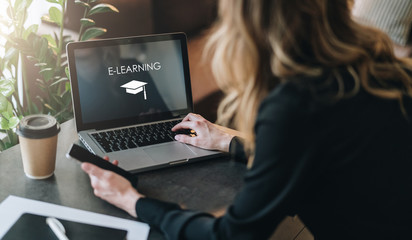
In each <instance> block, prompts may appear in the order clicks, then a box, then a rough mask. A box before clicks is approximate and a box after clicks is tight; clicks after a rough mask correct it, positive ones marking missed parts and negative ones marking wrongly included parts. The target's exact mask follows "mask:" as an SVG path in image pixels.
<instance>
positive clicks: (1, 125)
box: [0, 117, 9, 130]
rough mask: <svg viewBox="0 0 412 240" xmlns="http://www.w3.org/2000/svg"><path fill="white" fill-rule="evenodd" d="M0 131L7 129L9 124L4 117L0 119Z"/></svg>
mask: <svg viewBox="0 0 412 240" xmlns="http://www.w3.org/2000/svg"><path fill="white" fill-rule="evenodd" d="M0 129H1V130H8V129H9V122H8V121H7V119H5V118H4V117H0Z"/></svg>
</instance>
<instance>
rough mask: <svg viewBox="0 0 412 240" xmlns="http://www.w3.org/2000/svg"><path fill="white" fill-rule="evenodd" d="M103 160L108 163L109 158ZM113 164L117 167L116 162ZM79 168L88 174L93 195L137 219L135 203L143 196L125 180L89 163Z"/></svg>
mask: <svg viewBox="0 0 412 240" xmlns="http://www.w3.org/2000/svg"><path fill="white" fill-rule="evenodd" d="M105 160H107V161H108V160H109V158H108V157H105ZM114 164H115V165H117V161H116V160H115V161H114ZM81 167H82V169H83V171H85V172H86V173H87V174H89V177H90V182H91V185H92V187H93V189H94V195H96V196H97V197H99V198H101V199H103V200H105V201H107V202H109V203H111V204H113V205H115V206H116V207H118V208H121V209H123V210H125V211H126V212H128V213H129V214H130V215H131V216H133V217H137V215H136V209H135V206H136V202H137V200H139V199H140V198H141V197H144V196H143V195H141V194H140V193H139V192H137V190H136V189H135V188H133V187H132V185H131V184H130V182H129V181H128V180H127V179H125V178H124V177H122V176H120V175H118V174H116V173H114V172H112V171H107V170H104V169H101V168H99V167H97V166H96V165H93V164H90V163H82V165H81Z"/></svg>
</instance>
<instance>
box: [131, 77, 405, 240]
mask: <svg viewBox="0 0 412 240" xmlns="http://www.w3.org/2000/svg"><path fill="white" fill-rule="evenodd" d="M307 89H308V88H302V87H299V86H298V85H297V84H294V83H292V82H289V83H285V84H281V85H280V86H278V87H277V88H276V89H274V90H273V91H272V92H271V93H270V94H269V95H268V97H267V98H266V99H265V100H264V101H263V103H262V104H261V106H260V109H259V112H258V117H257V121H256V125H255V132H256V149H255V159H254V163H253V166H252V167H251V169H249V170H248V171H247V173H246V175H245V178H244V186H243V189H242V190H241V191H240V192H239V193H238V194H237V196H236V198H235V200H234V202H233V204H232V205H231V206H230V207H229V208H228V209H227V212H226V214H225V215H224V216H222V217H220V218H215V217H213V216H212V215H210V214H207V213H201V212H195V211H190V210H182V209H181V208H180V207H179V206H178V205H176V204H172V203H167V202H162V201H158V200H155V199H151V198H142V199H140V200H138V201H137V203H136V212H137V215H138V217H139V219H140V220H142V221H144V222H147V223H149V224H150V225H151V226H153V227H157V228H159V229H160V230H161V231H163V232H164V233H165V235H166V236H167V238H168V239H267V238H268V237H270V235H271V234H272V233H273V231H274V230H275V228H276V227H277V225H278V224H279V222H280V221H281V220H282V219H283V218H284V217H285V216H287V215H295V214H298V215H299V217H300V218H301V219H302V221H303V222H304V223H305V225H306V226H307V227H308V228H309V230H310V231H311V232H312V233H313V234H314V236H315V238H316V239H328V240H329V239H342V240H343V239H345V240H347V239H362V240H364V239H410V238H411V237H412V234H410V233H409V232H410V230H409V229H410V226H411V225H412V124H411V122H410V121H409V120H408V119H407V117H406V115H404V114H402V111H401V108H400V104H399V102H398V101H397V100H385V99H381V98H377V97H374V96H371V95H370V94H367V93H366V92H364V91H362V90H361V91H360V93H358V94H357V95H356V96H355V97H352V98H347V99H344V100H340V101H338V102H336V103H334V104H324V103H322V101H319V100H318V99H316V98H315V97H313V95H312V94H311V92H310V91H309V90H307ZM404 107H405V108H406V110H411V109H412V103H411V100H410V99H405V101H404ZM410 117H411V116H410ZM410 117H409V119H411V118H410ZM234 147H235V148H236V149H238V150H239V149H241V146H240V144H239V141H238V140H237V139H236V138H235V139H234V140H232V142H231V149H233V148H234ZM237 152H238V154H236V155H237V156H238V157H241V155H242V154H239V151H237ZM240 152H241V151H240Z"/></svg>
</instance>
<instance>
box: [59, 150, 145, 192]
mask: <svg viewBox="0 0 412 240" xmlns="http://www.w3.org/2000/svg"><path fill="white" fill-rule="evenodd" d="M66 157H67V158H74V159H76V160H78V161H80V162H88V163H92V164H94V165H96V166H98V167H100V168H102V169H105V170H109V171H112V172H115V173H117V174H119V175H120V176H122V177H124V178H126V179H127V180H129V182H130V183H131V184H132V186H133V187H136V186H137V175H133V174H131V173H129V172H128V171H126V170H124V169H123V168H120V167H118V166H116V165H114V164H112V163H110V162H109V161H106V160H104V159H103V158H101V157H99V156H97V155H95V154H93V153H91V152H89V151H88V150H86V149H85V148H83V147H80V146H79V145H77V144H72V146H71V147H70V150H69V151H68V152H67V154H66Z"/></svg>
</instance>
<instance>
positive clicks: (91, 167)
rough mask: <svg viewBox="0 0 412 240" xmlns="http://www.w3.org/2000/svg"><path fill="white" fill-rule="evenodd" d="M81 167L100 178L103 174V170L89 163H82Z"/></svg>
mask: <svg viewBox="0 0 412 240" xmlns="http://www.w3.org/2000/svg"><path fill="white" fill-rule="evenodd" d="M81 168H82V169H83V171H85V172H86V173H87V174H89V175H92V176H96V177H97V178H100V177H101V176H102V175H103V174H104V170H103V169H101V168H99V167H97V166H96V165H94V164H91V163H87V162H86V163H82V165H81Z"/></svg>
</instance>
